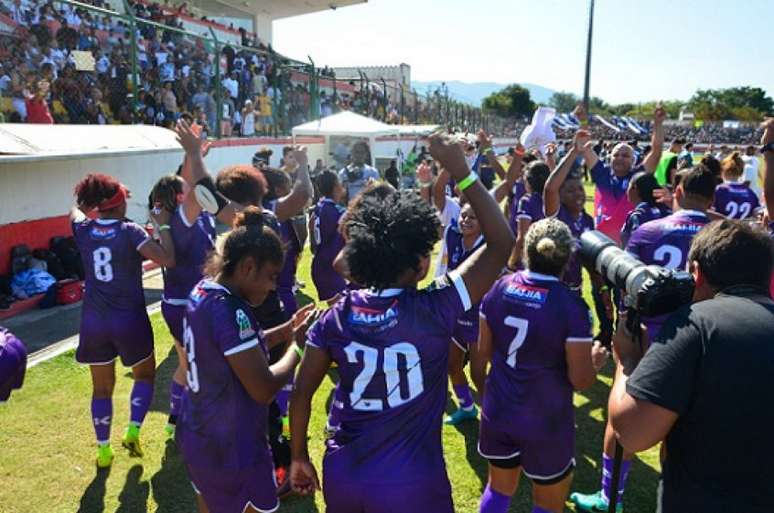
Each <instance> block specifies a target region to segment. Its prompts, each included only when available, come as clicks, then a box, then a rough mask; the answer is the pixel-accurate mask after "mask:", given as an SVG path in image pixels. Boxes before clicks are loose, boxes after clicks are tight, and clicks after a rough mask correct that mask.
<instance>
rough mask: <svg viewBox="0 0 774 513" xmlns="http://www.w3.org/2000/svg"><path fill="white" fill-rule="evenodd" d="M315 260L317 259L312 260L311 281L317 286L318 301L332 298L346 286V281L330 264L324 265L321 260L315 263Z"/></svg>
mask: <svg viewBox="0 0 774 513" xmlns="http://www.w3.org/2000/svg"><path fill="white" fill-rule="evenodd" d="M315 262H318V260H313V261H312V281H313V282H314V286H315V287H316V288H317V297H319V298H320V301H328V300H330V299H333V298H334V297H336V294H338V293H340V292H341V291H343V290H344V289H345V288H346V287H347V282H346V281H345V280H344V278H342V277H341V275H340V274H339V273H337V272H336V271H334V270H333V267H332V266H331V265H327V266H326V265H324V264H323V263H322V262H320V263H318V264H317V265H315Z"/></svg>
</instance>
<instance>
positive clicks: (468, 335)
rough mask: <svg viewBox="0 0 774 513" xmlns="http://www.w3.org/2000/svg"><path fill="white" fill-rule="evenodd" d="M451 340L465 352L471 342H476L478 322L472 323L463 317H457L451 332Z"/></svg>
mask: <svg viewBox="0 0 774 513" xmlns="http://www.w3.org/2000/svg"><path fill="white" fill-rule="evenodd" d="M476 315H478V312H476ZM452 342H454V344H455V345H456V346H457V347H459V348H460V349H462V350H463V351H464V352H466V353H467V352H468V348H470V345H471V344H476V343H478V323H477V322H476V323H473V322H471V321H469V320H468V319H465V318H464V317H461V318H459V319H457V324H456V325H455V326H454V331H453V332H452Z"/></svg>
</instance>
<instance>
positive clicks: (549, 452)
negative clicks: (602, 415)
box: [478, 412, 575, 485]
mask: <svg viewBox="0 0 774 513" xmlns="http://www.w3.org/2000/svg"><path fill="white" fill-rule="evenodd" d="M517 418H518V417H516V418H514V420H516V419H517ZM527 423H529V422H527ZM524 427H525V426H524V425H523V424H522V423H520V422H512V423H509V424H508V425H503V424H495V423H493V422H491V421H489V420H488V418H487V416H486V415H485V414H484V413H483V412H482V415H481V425H480V426H479V432H478V453H479V454H480V455H481V456H483V457H484V458H486V459H487V460H488V461H489V462H490V463H491V464H492V465H493V466H495V467H500V468H516V467H522V469H523V471H524V474H525V475H526V476H527V477H529V478H530V479H531V480H532V481H533V482H535V483H537V484H546V485H548V484H553V483H556V482H559V481H561V480H562V479H564V477H565V476H567V475H568V474H569V473H570V472H572V470H573V469H574V468H575V426H574V423H573V421H572V419H569V424H568V425H567V426H564V427H563V428H562V429H560V433H562V434H561V435H559V436H551V437H542V436H535V437H530V436H526V433H527V432H530V431H532V430H531V429H529V428H527V429H524ZM535 432H539V430H535Z"/></svg>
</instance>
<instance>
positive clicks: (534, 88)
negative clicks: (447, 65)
mask: <svg viewBox="0 0 774 513" xmlns="http://www.w3.org/2000/svg"><path fill="white" fill-rule="evenodd" d="M442 82H443V81H441V80H433V81H430V82H422V81H420V80H412V81H411V86H412V87H413V88H414V89H416V90H417V92H418V93H420V94H423V93H426V92H428V91H434V90H435V88H436V87H438V86H440V85H441V83H442ZM507 85H508V84H497V83H495V82H473V83H468V82H459V81H457V80H450V81H447V82H446V86H447V87H448V88H449V94H450V95H451V96H452V97H454V98H456V99H457V100H460V101H463V102H466V103H469V104H471V105H475V106H476V107H478V106H480V105H481V100H483V99H484V98H486V97H487V96H489V95H490V94H492V93H494V92H495V91H499V90H500V89H502V88H504V87H505V86H507ZM521 85H522V86H523V87H526V88H527V89H529V93H530V95H531V96H532V101H534V102H536V103H546V102H548V99H549V98H550V97H551V95H552V94H554V93H555V92H556V91H554V90H553V89H548V88H547V87H543V86H539V85H535V84H521Z"/></svg>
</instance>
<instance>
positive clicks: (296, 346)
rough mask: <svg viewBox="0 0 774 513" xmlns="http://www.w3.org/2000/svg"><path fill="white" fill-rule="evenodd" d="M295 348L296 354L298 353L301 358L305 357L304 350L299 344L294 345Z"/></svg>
mask: <svg viewBox="0 0 774 513" xmlns="http://www.w3.org/2000/svg"><path fill="white" fill-rule="evenodd" d="M293 349H294V350H295V351H296V354H297V355H298V358H299V360H301V359H303V358H304V350H303V349H301V348H300V347H298V345H294V347H293Z"/></svg>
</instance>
